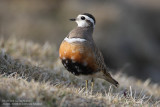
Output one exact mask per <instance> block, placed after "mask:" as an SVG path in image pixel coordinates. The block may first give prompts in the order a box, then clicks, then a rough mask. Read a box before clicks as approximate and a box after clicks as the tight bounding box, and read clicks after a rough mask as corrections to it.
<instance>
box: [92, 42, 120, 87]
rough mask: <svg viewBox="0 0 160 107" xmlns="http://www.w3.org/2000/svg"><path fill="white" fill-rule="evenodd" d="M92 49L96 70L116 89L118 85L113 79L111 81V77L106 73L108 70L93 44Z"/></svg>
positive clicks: (99, 52)
mask: <svg viewBox="0 0 160 107" xmlns="http://www.w3.org/2000/svg"><path fill="white" fill-rule="evenodd" d="M93 49H94V53H95V57H96V63H97V65H98V68H97V70H98V71H99V72H102V73H103V74H104V76H105V80H107V81H108V82H110V83H112V84H113V85H114V86H116V87H118V85H119V83H118V82H117V81H116V80H115V79H113V78H112V77H111V75H110V73H109V72H108V71H109V69H108V68H107V67H106V65H105V62H104V58H103V55H102V53H101V51H100V50H99V49H98V48H97V47H96V45H95V44H94V48H93Z"/></svg>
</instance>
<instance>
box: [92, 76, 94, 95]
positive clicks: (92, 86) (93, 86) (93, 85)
mask: <svg viewBox="0 0 160 107" xmlns="http://www.w3.org/2000/svg"><path fill="white" fill-rule="evenodd" d="M93 88H94V80H93V78H92V80H91V92H93Z"/></svg>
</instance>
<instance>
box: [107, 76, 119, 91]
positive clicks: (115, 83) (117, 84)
mask: <svg viewBox="0 0 160 107" xmlns="http://www.w3.org/2000/svg"><path fill="white" fill-rule="evenodd" d="M106 80H107V81H108V82H109V83H111V84H113V85H114V86H115V87H116V88H118V86H119V83H118V82H117V81H116V80H115V79H113V78H112V77H110V78H108V77H107V79H106Z"/></svg>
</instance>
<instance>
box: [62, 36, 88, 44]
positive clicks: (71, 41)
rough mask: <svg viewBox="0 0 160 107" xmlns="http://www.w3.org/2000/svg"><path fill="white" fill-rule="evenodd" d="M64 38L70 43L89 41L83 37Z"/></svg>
mask: <svg viewBox="0 0 160 107" xmlns="http://www.w3.org/2000/svg"><path fill="white" fill-rule="evenodd" d="M64 40H65V41H66V42H69V43H73V42H85V41H87V40H86V39H82V38H67V37H66V38H64Z"/></svg>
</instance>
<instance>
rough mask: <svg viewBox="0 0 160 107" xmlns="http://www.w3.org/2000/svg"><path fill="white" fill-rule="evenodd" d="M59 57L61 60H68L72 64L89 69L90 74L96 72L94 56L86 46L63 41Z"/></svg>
mask: <svg viewBox="0 0 160 107" xmlns="http://www.w3.org/2000/svg"><path fill="white" fill-rule="evenodd" d="M59 57H60V59H61V60H65V59H69V60H71V61H72V62H73V63H79V64H81V65H84V66H86V67H89V68H91V69H92V70H93V71H92V72H96V63H95V61H96V60H95V56H94V54H93V51H92V49H91V48H89V47H87V46H83V45H82V44H79V43H68V42H65V41H63V42H62V44H61V46H60V49H59ZM83 72H85V71H83Z"/></svg>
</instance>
